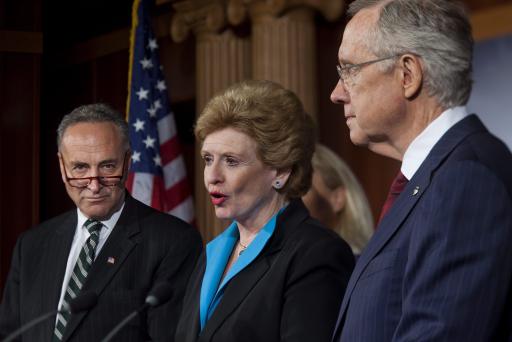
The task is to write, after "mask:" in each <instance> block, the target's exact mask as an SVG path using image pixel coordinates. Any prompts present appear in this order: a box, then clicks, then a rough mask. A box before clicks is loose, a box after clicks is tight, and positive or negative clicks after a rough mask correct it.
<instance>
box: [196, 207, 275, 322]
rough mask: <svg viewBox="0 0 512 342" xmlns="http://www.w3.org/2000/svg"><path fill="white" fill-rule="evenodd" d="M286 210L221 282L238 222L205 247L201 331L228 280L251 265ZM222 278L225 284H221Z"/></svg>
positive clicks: (233, 243)
mask: <svg viewBox="0 0 512 342" xmlns="http://www.w3.org/2000/svg"><path fill="white" fill-rule="evenodd" d="M283 210H284V208H281V210H279V212H278V213H277V214H275V215H274V216H272V218H271V219H270V220H269V221H268V222H267V223H266V224H265V225H264V226H263V228H262V229H261V230H260V232H259V233H258V235H256V237H255V238H254V240H253V241H252V242H251V244H250V245H249V246H247V249H245V250H244V252H243V253H242V254H241V255H240V256H239V257H238V259H237V260H236V261H235V263H234V264H233V265H232V266H231V268H230V269H229V271H228V273H227V274H226V276H225V277H224V279H222V275H223V274H224V270H225V269H226V265H227V263H228V261H229V257H230V256H231V254H232V252H233V249H234V248H235V246H236V243H237V241H238V239H239V237H240V235H239V232H238V227H237V223H236V221H234V222H233V223H231V225H229V227H228V228H227V229H226V230H225V231H224V232H223V233H222V234H220V235H219V236H217V237H216V238H215V239H213V240H212V241H210V242H209V243H208V244H207V245H206V270H205V272H204V276H203V282H202V284H201V297H200V308H199V318H200V322H201V330H203V328H204V326H205V325H206V322H207V321H208V320H209V319H210V317H211V316H212V314H213V312H214V311H215V308H217V305H219V303H220V301H221V299H222V296H223V295H224V290H225V288H226V285H227V284H228V283H229V281H230V280H231V279H232V278H233V277H234V276H235V275H237V274H238V273H239V272H240V271H241V270H243V269H244V268H245V267H247V265H249V264H250V263H251V262H252V261H253V260H254V259H256V257H257V256H258V255H259V254H260V252H261V251H262V249H263V247H265V245H266V244H267V241H268V240H269V239H270V237H271V236H272V234H273V233H274V230H275V228H276V220H277V216H278V215H279V214H280V213H281V212H282V211H283ZM221 279H222V283H221V282H220V281H221Z"/></svg>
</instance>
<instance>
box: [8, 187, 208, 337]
mask: <svg viewBox="0 0 512 342" xmlns="http://www.w3.org/2000/svg"><path fill="white" fill-rule="evenodd" d="M76 222H77V215H76V209H74V210H72V211H70V212H67V213H65V214H63V215H60V216H58V217H56V218H54V219H51V220H49V221H46V222H44V223H42V224H41V225H39V226H38V227H36V228H34V229H31V230H29V231H28V232H26V233H24V234H23V235H22V236H21V237H20V238H19V239H18V242H17V244H16V248H15V251H14V254H13V258H12V266H11V270H10V272H9V277H8V280H7V283H6V287H5V290H4V297H3V300H2V305H1V307H0V338H1V337H2V336H5V335H7V334H8V333H10V332H11V331H13V330H15V329H17V328H18V327H19V326H20V325H22V324H24V323H26V322H28V321H30V320H31V319H33V318H35V317H37V316H40V315H42V314H43V313H45V312H48V311H51V310H55V309H56V308H57V303H58V301H59V295H60V290H61V286H62V279H63V277H64V272H65V269H66V262H67V257H68V254H69V249H70V247H71V242H72V239H73V234H74V231H75V227H76V224H77V223H76ZM200 251H201V239H200V237H199V234H198V233H197V231H196V230H195V229H193V228H192V227H190V226H189V225H188V224H186V223H184V222H183V221H181V220H179V219H176V218H174V217H172V216H170V215H165V214H162V213H159V212H157V211H156V210H154V209H151V208H149V207H147V206H145V205H144V204H142V203H140V202H138V201H137V200H135V199H133V198H132V197H130V196H129V195H128V194H127V196H126V204H125V207H124V209H123V212H122V214H121V216H120V218H119V221H118V222H117V224H116V226H115V227H114V230H113V231H112V233H111V235H110V236H109V238H108V240H107V241H106V243H105V245H104V246H103V248H102V250H101V252H100V254H99V255H98V256H97V258H96V260H95V261H94V263H93V265H92V267H91V269H90V272H89V276H88V277H87V280H86V282H85V284H84V287H83V288H82V291H88V290H89V291H94V292H95V293H97V294H98V303H97V305H96V306H95V307H94V308H92V309H91V310H90V311H89V312H86V313H82V314H78V315H74V316H72V317H71V319H70V321H69V322H68V325H67V328H66V332H65V334H64V338H63V341H66V340H72V341H99V340H100V339H101V338H103V337H105V335H106V334H107V333H108V332H109V331H110V329H112V328H113V327H114V326H115V325H116V324H117V323H118V322H119V321H121V320H122V319H123V318H124V317H125V316H127V315H128V314H129V313H131V312H132V311H133V310H135V309H136V308H137V307H139V306H140V305H141V304H142V303H143V302H144V298H145V297H146V295H147V292H148V291H149V290H150V289H151V287H152V286H153V285H154V284H156V283H157V282H159V281H163V280H168V281H169V282H170V283H171V285H172V287H173V297H172V299H171V300H170V301H169V302H168V303H167V304H164V305H162V306H160V307H158V308H156V309H153V310H150V311H149V312H148V314H147V315H145V316H144V317H143V318H141V319H138V320H137V319H135V320H134V321H132V322H131V323H130V324H129V325H128V326H126V327H125V328H124V329H123V330H121V332H120V333H119V334H118V335H117V336H116V339H115V340H116V341H141V340H147V339H152V340H160V341H172V340H173V335H174V329H175V326H176V323H177V321H178V317H179V312H180V310H181V302H182V297H183V294H184V291H185V286H186V283H187V281H188V277H189V275H190V273H191V272H192V269H193V267H194V265H195V262H196V259H197V257H198V256H199V254H200ZM109 258H113V260H114V263H113V264H112V259H110V262H109V261H108V260H109ZM54 325H55V320H54V319H49V320H47V321H46V322H44V324H41V325H38V326H36V327H34V328H33V329H31V330H29V331H28V332H27V333H26V334H24V335H23V341H38V342H39V341H50V340H51V338H52V335H53V328H54Z"/></svg>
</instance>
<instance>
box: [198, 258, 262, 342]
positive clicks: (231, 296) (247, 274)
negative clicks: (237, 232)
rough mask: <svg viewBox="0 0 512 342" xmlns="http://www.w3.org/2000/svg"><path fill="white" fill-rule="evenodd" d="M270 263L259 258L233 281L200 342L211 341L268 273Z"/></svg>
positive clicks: (207, 324)
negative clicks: (214, 334) (212, 336)
mask: <svg viewBox="0 0 512 342" xmlns="http://www.w3.org/2000/svg"><path fill="white" fill-rule="evenodd" d="M268 268H269V262H268V260H267V257H263V258H261V259H260V258H258V259H256V260H254V261H253V263H252V264H251V265H249V266H247V267H246V268H245V269H244V270H243V271H241V272H240V273H238V274H237V275H236V277H234V278H233V279H231V281H230V284H229V285H228V286H227V288H226V292H225V293H224V296H223V297H222V300H221V301H220V303H219V306H218V307H217V308H216V309H215V311H214V312H213V314H212V316H211V317H210V319H209V320H208V322H207V323H206V326H205V327H204V329H203V331H202V332H201V335H200V338H199V340H200V341H202V340H205V341H209V340H210V338H211V335H212V334H213V333H215V331H216V330H217V329H218V328H219V327H220V325H221V324H222V323H223V322H224V321H225V320H226V318H227V317H228V316H229V315H230V314H231V313H232V312H233V311H234V310H235V309H236V308H237V307H238V306H239V305H240V303H241V302H242V301H243V299H244V298H245V297H247V295H248V293H249V292H250V291H251V289H252V288H253V287H254V286H255V285H256V284H257V283H258V281H259V280H260V279H261V277H262V276H263V275H264V274H265V273H266V272H267V270H268Z"/></svg>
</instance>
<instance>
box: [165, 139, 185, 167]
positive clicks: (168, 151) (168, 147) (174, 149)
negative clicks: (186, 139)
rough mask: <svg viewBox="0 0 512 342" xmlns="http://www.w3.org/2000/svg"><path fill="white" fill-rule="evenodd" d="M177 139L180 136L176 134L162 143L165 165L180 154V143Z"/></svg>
mask: <svg viewBox="0 0 512 342" xmlns="http://www.w3.org/2000/svg"><path fill="white" fill-rule="evenodd" d="M177 140H178V136H176V135H175V136H174V137H172V138H171V139H169V140H167V141H166V142H165V143H163V144H161V145H160V155H161V156H162V164H163V165H166V164H168V163H170V162H171V161H172V160H173V159H176V158H178V157H179V156H180V150H179V149H178V146H179V145H178V144H177V143H176V141H177Z"/></svg>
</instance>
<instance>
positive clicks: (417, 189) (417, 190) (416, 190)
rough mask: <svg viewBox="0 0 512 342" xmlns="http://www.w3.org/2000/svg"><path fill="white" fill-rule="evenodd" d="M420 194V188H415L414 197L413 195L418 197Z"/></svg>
mask: <svg viewBox="0 0 512 342" xmlns="http://www.w3.org/2000/svg"><path fill="white" fill-rule="evenodd" d="M418 192H420V187H419V186H416V187H415V188H414V190H413V191H412V195H413V196H416V195H417V194H418Z"/></svg>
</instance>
